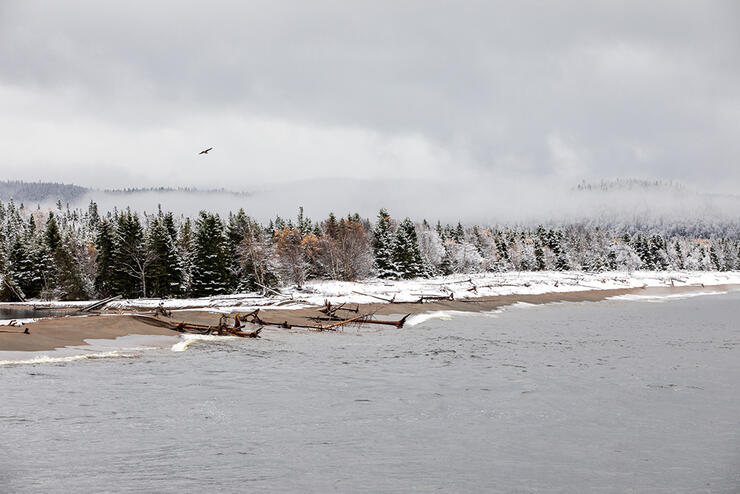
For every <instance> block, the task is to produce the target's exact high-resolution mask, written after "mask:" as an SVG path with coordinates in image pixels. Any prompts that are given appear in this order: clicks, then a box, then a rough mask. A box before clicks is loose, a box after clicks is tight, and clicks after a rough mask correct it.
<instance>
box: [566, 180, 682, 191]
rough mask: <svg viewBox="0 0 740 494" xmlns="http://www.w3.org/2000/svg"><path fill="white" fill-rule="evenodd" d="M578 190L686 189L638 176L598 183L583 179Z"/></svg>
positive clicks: (577, 187) (675, 184)
mask: <svg viewBox="0 0 740 494" xmlns="http://www.w3.org/2000/svg"><path fill="white" fill-rule="evenodd" d="M575 190H579V191H595V190H600V191H603V192H607V191H615V190H616V191H622V190H641V191H648V190H677V191H686V187H685V186H684V185H683V184H680V183H678V182H673V181H667V182H666V181H663V180H642V179H638V178H621V179H617V180H601V181H600V182H599V183H588V182H586V181H585V180H584V181H582V182H581V183H580V184H578V185H577V186H576V187H575Z"/></svg>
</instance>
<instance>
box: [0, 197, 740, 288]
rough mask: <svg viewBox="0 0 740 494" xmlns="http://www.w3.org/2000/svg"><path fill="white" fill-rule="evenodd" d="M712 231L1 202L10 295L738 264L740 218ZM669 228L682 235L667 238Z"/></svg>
mask: <svg viewBox="0 0 740 494" xmlns="http://www.w3.org/2000/svg"><path fill="white" fill-rule="evenodd" d="M716 228H717V227H716V225H715V226H714V227H713V231H714V233H713V234H712V236H711V237H708V238H703V237H697V236H693V235H691V234H675V231H676V228H675V227H674V226H673V225H665V228H664V229H663V230H661V229H656V228H655V227H651V228H650V229H644V230H640V229H639V225H632V226H631V227H630V228H629V229H627V228H622V229H615V228H613V227H605V226H603V225H598V224H563V225H540V226H538V227H536V228H529V227H513V226H479V225H466V226H463V225H462V224H460V223H458V224H456V225H454V226H453V225H442V224H440V223H439V222H436V223H435V224H430V223H429V222H427V221H426V220H424V221H422V222H420V223H415V222H413V221H412V220H411V219H409V218H405V219H397V218H393V217H392V216H390V214H389V213H388V212H387V211H385V210H381V211H380V213H379V214H378V216H377V218H375V219H374V221H370V220H369V219H366V218H361V217H360V216H359V215H357V214H351V215H348V216H346V217H341V218H338V217H336V216H334V215H333V214H330V215H329V216H328V217H327V218H325V219H323V220H321V221H313V220H311V219H309V218H306V217H304V215H303V210H302V209H301V210H300V211H299V214H298V216H297V217H296V218H295V219H291V220H285V219H282V218H279V217H278V218H275V219H274V220H272V221H270V222H269V223H268V224H260V223H258V222H257V221H255V220H254V219H252V218H250V217H249V216H248V215H247V214H246V213H245V212H244V211H243V210H239V211H238V212H236V213H232V214H229V215H228V216H227V217H225V218H222V217H220V216H219V215H216V214H212V213H209V212H206V211H203V212H201V213H200V214H199V215H198V216H197V217H195V218H189V217H183V216H176V215H174V214H173V213H171V212H164V211H161V210H160V211H158V212H156V213H154V214H147V215H140V214H138V213H135V212H132V211H131V210H126V211H118V210H114V211H112V212H106V213H105V214H101V213H100V212H99V211H98V206H97V204H95V203H94V202H91V203H90V204H89V207H88V208H87V209H85V210H81V209H69V208H63V207H62V206H61V204H59V205H58V207H57V208H56V210H42V209H40V208H37V209H31V210H29V209H28V208H25V207H22V206H18V205H17V204H16V203H15V202H14V201H10V202H7V203H1V202H0V276H2V288H1V290H0V298H1V299H2V300H6V301H12V300H19V299H23V298H35V297H40V298H45V299H62V300H75V299H87V298H93V297H104V296H109V295H123V296H125V297H186V296H208V295H216V294H225V293H235V292H244V291H254V290H262V289H264V287H274V286H278V285H281V284H283V285H285V284H297V285H302V284H303V283H304V282H305V281H306V280H308V279H317V278H318V279H336V280H357V279H363V278H367V277H372V276H378V277H381V278H414V277H428V276H433V275H438V274H451V273H472V272H481V271H490V272H504V271H513V270H516V271H540V270H559V271H564V270H585V271H591V272H599V271H605V270H627V271H630V270H637V269H650V270H666V269H691V270H720V271H725V270H737V269H740V242H739V241H738V234H737V232H738V226H737V224H730V225H725V230H723V231H719V230H716ZM666 232H674V233H671V234H666Z"/></svg>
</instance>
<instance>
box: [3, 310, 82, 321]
mask: <svg viewBox="0 0 740 494" xmlns="http://www.w3.org/2000/svg"><path fill="white" fill-rule="evenodd" d="M71 312H72V311H70V310H64V309H34V308H33V307H28V308H26V307H0V320H3V319H32V318H38V317H54V316H63V315H65V314H70V313H71Z"/></svg>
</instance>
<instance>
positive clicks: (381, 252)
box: [373, 209, 398, 278]
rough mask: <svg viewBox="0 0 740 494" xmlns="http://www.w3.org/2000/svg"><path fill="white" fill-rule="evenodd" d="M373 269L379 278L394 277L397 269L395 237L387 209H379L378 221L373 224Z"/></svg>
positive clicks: (396, 275)
mask: <svg viewBox="0 0 740 494" xmlns="http://www.w3.org/2000/svg"><path fill="white" fill-rule="evenodd" d="M374 237H375V241H374V243H373V252H374V254H375V271H376V272H377V274H378V277H379V278H396V277H398V270H397V268H396V265H395V262H394V256H393V253H394V250H395V239H394V237H393V231H392V230H391V217H390V216H389V215H388V211H386V210H385V209H381V210H380V212H379V213H378V222H377V223H376V225H375V232H374Z"/></svg>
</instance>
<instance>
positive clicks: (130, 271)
mask: <svg viewBox="0 0 740 494" xmlns="http://www.w3.org/2000/svg"><path fill="white" fill-rule="evenodd" d="M115 233H116V234H115V237H114V243H113V245H114V247H113V267H114V275H113V276H112V281H113V287H114V290H115V292H116V294H117V295H122V296H124V297H129V298H134V297H141V296H146V291H147V290H146V267H147V265H148V264H149V263H150V262H151V260H152V257H151V256H150V254H149V252H148V250H147V248H146V243H145V239H144V230H143V228H142V227H141V222H140V221H139V216H138V215H137V214H135V213H132V212H131V210H126V211H125V212H121V213H120V214H119V216H118V222H117V225H116V232H115Z"/></svg>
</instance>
